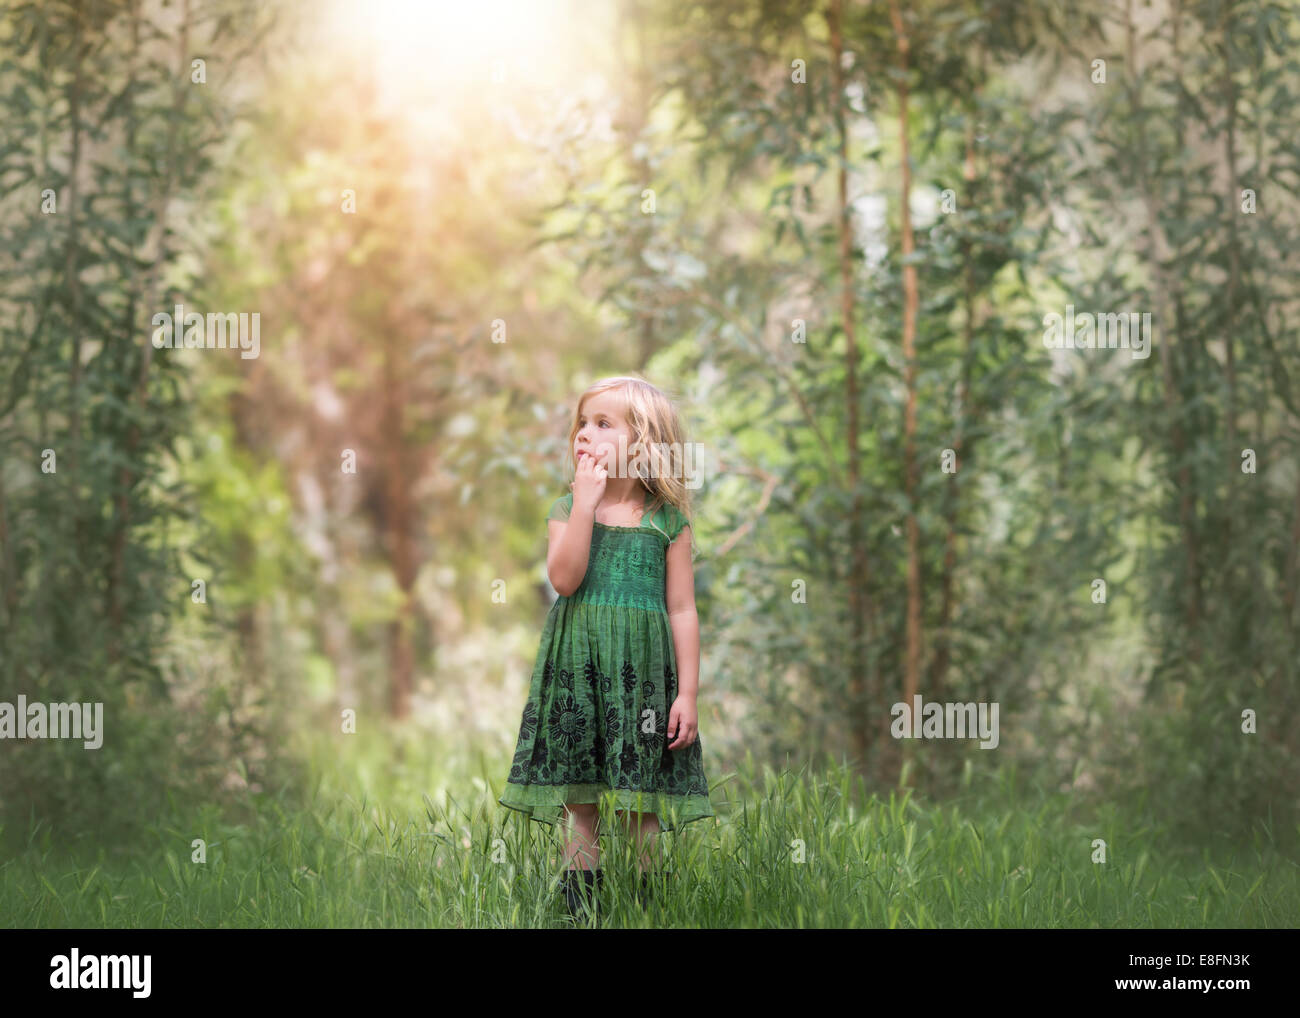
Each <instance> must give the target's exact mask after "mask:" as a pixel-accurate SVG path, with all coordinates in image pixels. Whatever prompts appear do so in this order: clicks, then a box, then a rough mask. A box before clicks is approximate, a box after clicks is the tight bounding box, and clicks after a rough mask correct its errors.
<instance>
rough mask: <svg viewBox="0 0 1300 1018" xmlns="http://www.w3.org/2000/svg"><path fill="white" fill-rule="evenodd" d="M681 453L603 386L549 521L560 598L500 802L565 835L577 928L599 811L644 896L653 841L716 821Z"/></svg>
mask: <svg viewBox="0 0 1300 1018" xmlns="http://www.w3.org/2000/svg"><path fill="white" fill-rule="evenodd" d="M684 449H685V443H684V442H683V440H682V430H681V425H680V423H679V421H678V418H677V412H676V410H675V409H674V407H673V405H672V403H671V402H670V401H669V399H668V398H667V397H666V396H665V395H664V394H663V393H662V392H661V391H660V390H659V389H657V388H655V387H654V386H653V385H651V384H650V383H649V382H646V381H644V380H642V379H639V378H633V377H621V376H620V377H616V378H606V379H602V380H601V381H599V382H597V383H596V384H595V385H593V386H592V387H591V388H589V389H588V390H587V391H586V392H584V393H583V394H582V397H581V398H580V399H579V400H578V408H577V411H576V413H575V414H574V420H573V427H572V428H571V430H570V432H569V451H570V454H571V456H572V460H571V463H572V464H573V467H574V479H573V483H572V484H571V485H570V487H571V489H572V491H571V493H570V494H568V495H565V496H563V497H561V498H559V499H556V501H555V503H554V504H553V505H552V506H551V511H550V513H549V514H548V517H547V518H548V520H549V523H548V524H547V529H548V531H549V541H550V545H549V548H548V551H547V554H546V572H547V575H548V577H549V578H550V581H551V585H552V586H553V587H554V588H555V590H556V591H557V592H558V593H559V595H560V597H559V599H558V600H557V601H556V602H555V604H554V605H552V607H551V611H550V613H549V614H548V615H547V617H546V625H545V628H544V629H543V631H542V640H541V647H540V649H539V650H538V653H537V661H536V664H535V665H534V667H533V675H532V682H531V684H530V685H529V689H528V699H527V702H526V703H525V705H524V711H523V720H522V721H521V723H520V726H519V739H518V743H517V745H516V749H515V756H514V761H513V763H512V765H511V768H510V776H509V778H508V779H507V781H506V786H505V790H504V792H503V794H502V795H501V797H500V798H499V799H498V800H497V801H498V802H500V803H501V805H503V806H508V807H510V808H511V809H516V810H520V811H522V812H523V813H525V814H527V815H528V816H530V817H532V819H534V820H538V821H541V822H542V823H546V824H552V825H553V824H555V823H562V824H563V825H564V829H565V832H566V845H565V853H564V858H565V861H566V862H567V863H568V864H569V868H568V872H567V873H566V874H565V895H566V898H567V899H568V902H569V908H570V911H571V912H575V914H576V908H577V905H576V904H575V903H576V901H577V900H578V899H579V898H587V897H589V896H590V895H591V893H592V888H593V886H596V887H598V886H599V884H600V880H601V877H602V871H601V869H600V868H599V866H598V863H599V860H600V847H599V843H598V837H599V833H598V830H597V828H598V824H599V816H600V813H599V808H598V807H599V804H600V803H601V801H602V800H603V801H606V802H609V803H610V804H611V805H612V806H613V807H614V809H615V812H616V814H617V815H618V816H619V817H620V818H621V819H622V821H623V822H624V824H625V825H627V824H628V823H629V821H630V827H631V830H632V831H634V832H635V840H636V844H637V848H638V850H639V851H640V858H639V860H638V869H639V871H640V872H641V873H642V880H641V883H642V896H644V894H645V893H646V888H647V886H648V883H649V881H648V879H647V874H646V870H648V869H649V868H650V865H651V860H650V850H651V849H653V848H654V847H655V835H656V834H657V832H658V831H659V830H660V829H661V828H662V829H664V830H675V829H677V828H679V827H680V826H681V825H682V824H684V823H689V822H690V821H692V820H699V819H702V818H704V817H711V816H713V815H714V814H713V810H712V808H711V807H710V804H709V784H708V781H707V780H706V779H705V776H704V765H703V759H702V755H701V751H700V740H699V735H698V730H699V721H698V713H697V709H696V702H695V701H696V693H697V690H698V687H699V667H700V639H699V619H698V617H697V616H696V613H695V577H694V573H693V571H692V565H691V557H692V556H691V529H690V520H689V516H688V513H689V508H690V506H689V497H688V494H687V488H686V485H685V478H684V476H683V472H684V471H683V466H682V464H683V461H684V455H683V451H684ZM620 450H622V452H621V453H620ZM624 464H626V470H623V469H620V468H621V467H622V466H623V465H624ZM579 886H581V887H582V891H581V892H579V890H578V888H579Z"/></svg>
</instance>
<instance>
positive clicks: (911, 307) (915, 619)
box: [889, 0, 921, 781]
mask: <svg viewBox="0 0 1300 1018" xmlns="http://www.w3.org/2000/svg"><path fill="white" fill-rule="evenodd" d="M889 12H890V16H891V18H892V19H893V23H894V34H895V36H896V37H897V40H898V67H899V71H900V75H899V79H898V127H899V142H900V145H901V159H902V164H903V165H902V171H903V172H902V199H901V209H900V211H901V214H902V223H901V231H902V253H903V259H902V260H903V361H904V364H905V365H906V370H905V372H904V385H905V387H906V389H907V402H906V404H905V405H904V411H903V493H904V495H905V496H906V498H907V505H908V509H907V660H906V663H905V665H904V671H903V702H904V703H906V704H912V703H913V702H914V701H913V699H912V698H913V697H914V696H915V695H916V694H917V692H918V690H919V688H920V677H921V528H920V525H919V523H918V522H917V519H916V448H915V443H916V316H917V306H918V303H919V300H918V296H917V289H916V266H915V265H913V264H911V263H910V262H909V261H908V259H910V258H911V256H912V252H913V250H914V241H913V237H912V210H911V204H910V196H911V192H912V167H911V155H910V148H909V145H908V134H907V64H908V50H909V48H910V44H909V42H908V38H907V32H906V30H905V29H904V27H903V15H902V12H901V11H900V10H899V7H898V0H890V5H889ZM903 745H904V748H905V750H907V749H910V748H911V746H912V741H911V740H910V739H909V740H905V741H904V743H903ZM899 777H900V781H901V780H902V777H903V776H902V773H901V770H900V775H899Z"/></svg>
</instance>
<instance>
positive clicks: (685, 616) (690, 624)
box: [664, 526, 700, 703]
mask: <svg viewBox="0 0 1300 1018" xmlns="http://www.w3.org/2000/svg"><path fill="white" fill-rule="evenodd" d="M666 567H667V574H668V575H667V577H666V579H665V581H664V598H665V601H666V603H667V606H668V624H669V625H670V626H671V627H672V631H673V651H674V653H675V654H676V657H677V695H678V697H683V698H687V699H689V700H690V701H691V702H692V703H694V701H695V698H696V695H697V694H698V692H699V688H700V618H699V616H698V615H697V614H696V612H695V569H694V566H693V565H692V563H691V528H690V527H689V526H688V527H683V528H682V531H681V533H680V534H678V535H677V540H675V541H673V543H672V544H670V545H669V546H668V555H667V563H666Z"/></svg>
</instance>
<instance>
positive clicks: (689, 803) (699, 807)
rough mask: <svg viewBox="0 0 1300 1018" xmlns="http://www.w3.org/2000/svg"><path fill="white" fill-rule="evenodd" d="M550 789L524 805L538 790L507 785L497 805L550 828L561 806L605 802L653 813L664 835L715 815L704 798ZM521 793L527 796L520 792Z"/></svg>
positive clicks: (579, 788) (585, 787)
mask: <svg viewBox="0 0 1300 1018" xmlns="http://www.w3.org/2000/svg"><path fill="white" fill-rule="evenodd" d="M550 787H551V788H553V789H554V791H548V792H545V793H541V794H542V795H543V796H544V798H537V799H536V801H532V802H529V801H527V800H528V799H529V798H533V797H535V796H538V795H539V787H538V786H535V785H513V784H511V783H509V782H507V784H506V790H505V792H503V793H502V795H501V796H500V797H498V798H497V802H498V803H499V804H500V805H502V806H505V807H506V808H507V809H512V810H515V811H516V812H519V813H523V814H525V815H526V816H527V817H528V818H529V819H531V820H536V821H538V822H539V823H544V824H547V825H550V826H554V825H556V824H559V823H561V822H562V821H563V819H564V804H565V803H570V804H572V805H578V804H588V803H590V804H595V803H599V802H608V803H611V804H612V807H613V808H614V809H625V810H632V811H635V812H643V813H654V814H655V816H656V817H657V818H658V821H659V827H660V829H661V830H664V831H676V830H678V829H679V828H681V827H682V826H683V825H685V824H688V823H692V822H694V821H696V820H706V819H708V818H709V817H714V816H716V815H717V814H715V813H714V812H713V807H712V804H711V803H710V802H709V799H708V797H707V796H704V795H673V794H670V793H667V792H643V791H637V790H636V789H630V788H613V789H611V788H610V787H609V786H608V785H602V784H595V785H591V784H581V785H554V786H550ZM525 789H528V790H529V792H526V791H524V790H525ZM530 792H531V794H529V793H530ZM521 793H522V794H521ZM507 800H509V801H507ZM674 821H675V822H674Z"/></svg>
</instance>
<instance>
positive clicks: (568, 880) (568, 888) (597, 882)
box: [561, 869, 605, 923]
mask: <svg viewBox="0 0 1300 1018" xmlns="http://www.w3.org/2000/svg"><path fill="white" fill-rule="evenodd" d="M604 876H605V873H604V871H603V870H600V869H595V870H565V871H564V879H563V881H562V883H561V886H562V887H563V889H564V903H565V906H566V908H567V909H568V911H569V916H570V918H572V919H573V921H574V922H575V923H579V922H584V921H585V920H586V918H587V917H588V916H591V917H592V918H594V919H595V920H596V922H597V923H599V922H600V893H599V892H600V887H601V885H602V884H603V882H604Z"/></svg>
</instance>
